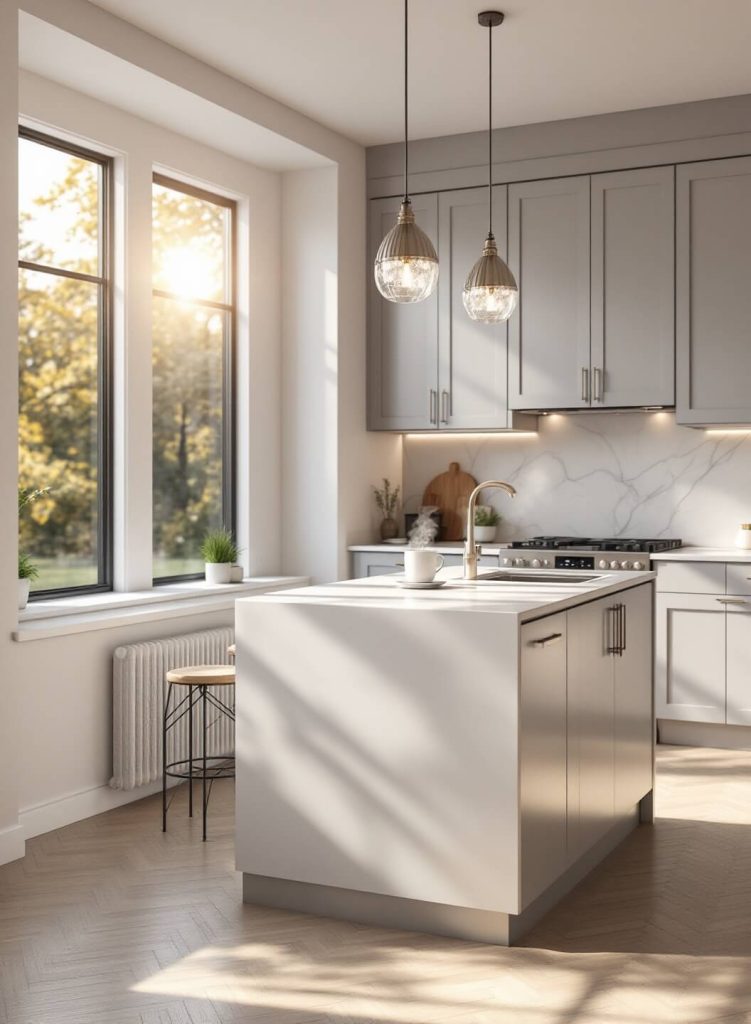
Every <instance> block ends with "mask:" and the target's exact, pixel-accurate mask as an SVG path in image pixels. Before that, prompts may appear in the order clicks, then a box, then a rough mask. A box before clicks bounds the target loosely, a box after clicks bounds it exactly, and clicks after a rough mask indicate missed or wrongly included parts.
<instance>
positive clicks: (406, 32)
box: [404, 0, 409, 203]
mask: <svg viewBox="0 0 751 1024" xmlns="http://www.w3.org/2000/svg"><path fill="white" fill-rule="evenodd" d="M408 97H409V0H404V202H405V203H407V202H409V187H408V182H409V106H408Z"/></svg>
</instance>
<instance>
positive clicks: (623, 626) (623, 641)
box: [618, 604, 626, 658]
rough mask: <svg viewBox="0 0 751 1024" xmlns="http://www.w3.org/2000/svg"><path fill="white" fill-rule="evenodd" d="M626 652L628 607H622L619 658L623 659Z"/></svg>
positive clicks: (623, 605)
mask: <svg viewBox="0 0 751 1024" xmlns="http://www.w3.org/2000/svg"><path fill="white" fill-rule="evenodd" d="M625 650H626V605H625V604H622V605H621V649H620V651H618V654H619V656H620V657H621V658H622V657H623V652H624V651H625Z"/></svg>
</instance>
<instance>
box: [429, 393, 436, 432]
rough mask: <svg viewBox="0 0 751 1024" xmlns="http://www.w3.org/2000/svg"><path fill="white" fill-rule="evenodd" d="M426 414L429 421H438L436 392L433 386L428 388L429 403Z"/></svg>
mask: <svg viewBox="0 0 751 1024" xmlns="http://www.w3.org/2000/svg"><path fill="white" fill-rule="evenodd" d="M428 408H429V411H428V415H429V417H430V422H431V423H436V424H437V423H438V392H437V391H436V390H435V388H431V389H430V404H429V407H428Z"/></svg>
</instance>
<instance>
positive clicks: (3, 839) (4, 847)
mask: <svg viewBox="0 0 751 1024" xmlns="http://www.w3.org/2000/svg"><path fill="white" fill-rule="evenodd" d="M25 853H26V839H25V834H24V829H23V825H21V824H20V822H19V824H18V825H11V826H10V827H9V828H4V829H2V830H0V864H9V863H10V861H12V860H18V859H19V857H23V856H24V855H25Z"/></svg>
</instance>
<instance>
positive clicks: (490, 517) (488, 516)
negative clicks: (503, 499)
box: [475, 505, 501, 526]
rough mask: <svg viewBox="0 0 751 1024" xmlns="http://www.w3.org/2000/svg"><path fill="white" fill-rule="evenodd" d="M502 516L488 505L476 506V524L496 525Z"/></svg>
mask: <svg viewBox="0 0 751 1024" xmlns="http://www.w3.org/2000/svg"><path fill="white" fill-rule="evenodd" d="M500 518H501V517H500V516H499V515H498V513H497V512H496V510H495V509H494V508H490V507H489V506H487V505H483V506H478V507H477V508H475V526H496V525H497V524H498V522H499V521H500Z"/></svg>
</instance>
